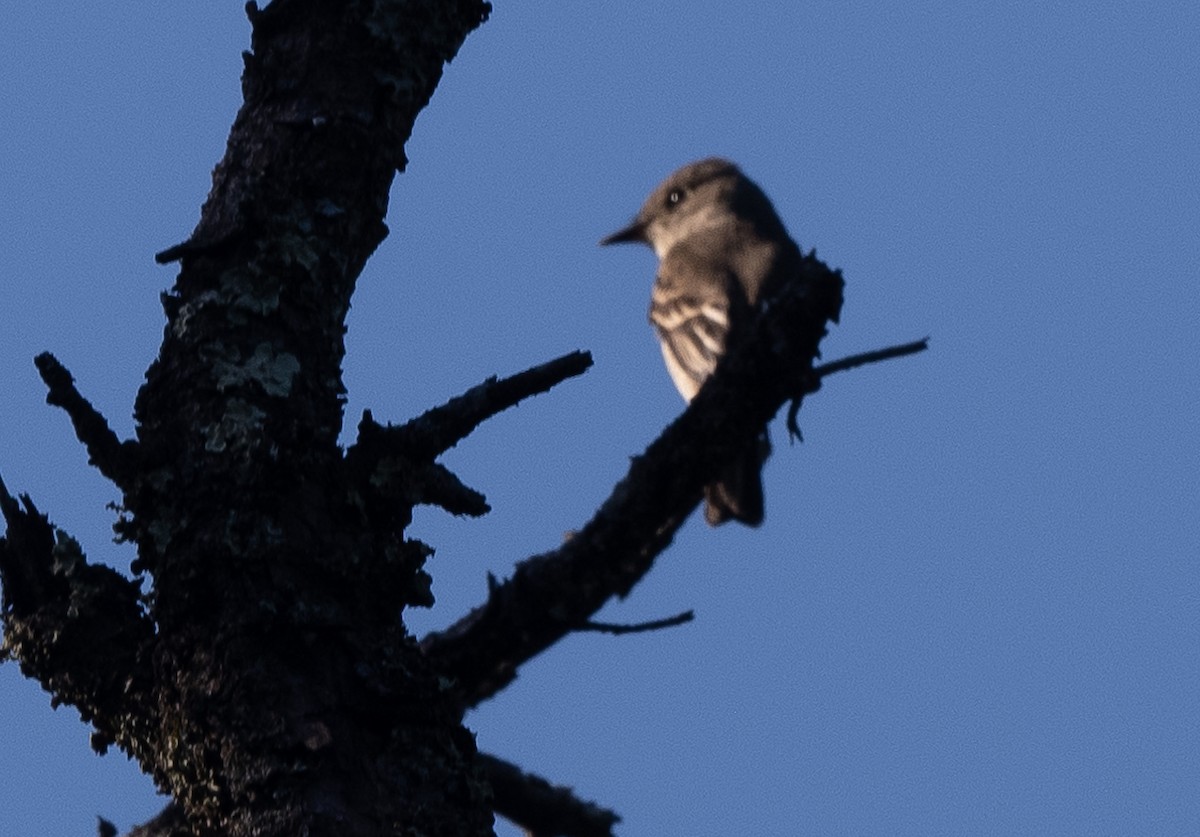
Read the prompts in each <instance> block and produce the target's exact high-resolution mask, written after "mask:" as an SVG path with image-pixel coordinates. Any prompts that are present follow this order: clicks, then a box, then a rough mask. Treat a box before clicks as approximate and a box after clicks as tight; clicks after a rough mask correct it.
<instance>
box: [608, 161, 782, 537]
mask: <svg viewBox="0 0 1200 837" xmlns="http://www.w3.org/2000/svg"><path fill="white" fill-rule="evenodd" d="M625 242H637V243H642V244H648V245H649V246H650V247H651V248H652V249H653V250H654V253H655V255H656V256H657V257H658V271H657V273H656V275H655V279H654V285H653V287H652V290H651V294H650V323H651V324H652V325H653V327H654V331H655V332H656V334H657V336H658V339H659V342H660V343H661V345H662V354H663V359H664V361H665V362H666V366H667V372H668V373H669V374H670V376H671V380H672V381H673V382H674V383H675V387H676V389H678V390H679V394H680V395H682V396H683V399H684V401H686V402H690V401H691V400H692V399H693V398H694V397H695V396H696V393H698V392H699V391H700V387H701V386H702V385H703V384H704V382H705V381H706V380H707V379H708V377H709V376H710V375H712V373H713V371H714V370H715V369H716V367H717V361H718V360H719V359H720V357H721V356H722V355H723V354H724V353H725V351H726V350H727V349H728V348H729V347H730V346H733V345H736V344H737V342H738V341H739V340H741V339H744V337H745V334H746V331H747V329H748V327H749V326H750V324H751V322H752V315H753V312H754V307H755V305H756V304H757V303H758V299H759V296H760V294H761V293H762V291H763V288H764V287H766V286H767V285H769V284H773V283H775V282H779V281H787V280H788V279H789V278H791V277H798V276H799V274H800V264H801V252H800V248H799V247H798V246H797V244H796V243H795V242H794V241H793V240H792V238H791V236H790V235H789V234H788V232H787V229H786V227H785V226H784V224H783V221H782V220H780V218H779V214H778V213H777V212H776V211H775V207H774V206H773V205H772V203H771V201H770V199H769V198H768V197H767V195H766V193H765V192H763V190H762V189H761V188H759V186H758V185H757V184H756V183H755V182H754V181H752V180H751V179H750V178H749V177H747V176H746V175H745V174H743V173H742V170H741V169H740V168H738V166H737V165H735V164H734V163H732V162H730V161H729V160H725V159H722V158H719V157H709V158H706V159H703V160H697V161H696V162H693V163H688V164H687V165H685V166H683V167H682V168H680V169H677V170H676V171H674V172H672V173H671V174H670V175H668V176H667V178H666V179H665V180H664V181H663V182H662V183H660V184H659V185H658V186H657V187H656V188H655V189H654V191H652V192H651V193H650V196H649V197H648V198H647V199H646V202H645V203H644V204H643V205H642V208H641V209H640V210H639V211H638V213H637V215H636V216H635V218H634V220H633V222H632V223H630V224H629V225H628V226H626V227H623V228H622V229H620V230H618V231H617V232H615V233H613V234H612V235H609V236H607V237H605V238H603V239H601V241H600V243H601V244H602V245H610V244H619V243H625ZM743 447H744V449H743V450H742V451H741V452H740V453H739V455H738V456H737V457H736V458H735V459H734V460H733V461H732V463H731V464H730V465H729V466H728V467H726V468H724V469H723V470H722V471H721V472H720V473H719V476H718V479H717V480H716V481H714V482H713V483H712V484H710V485H708V486H706V487H705V489H704V498H705V509H704V517H705V520H707V522H708V523H709V525H712V526H717V525H720V524H722V523H724V522H726V521H729V520H736V521H739V522H741V523H744V524H746V525H747V526H758V525H760V524H761V523H762V521H763V514H764V509H763V487H762V465H763V462H764V461H765V460H766V458H767V456H768V455H769V454H770V449H771V448H770V440H769V439H768V437H767V433H766V430H765V429H764V431H763V433H762V434H761V435H760V436H759V437H758V438H757V439H751V440H748V442H747V443H746V444H745V445H744V446H743Z"/></svg>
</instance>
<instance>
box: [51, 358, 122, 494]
mask: <svg viewBox="0 0 1200 837" xmlns="http://www.w3.org/2000/svg"><path fill="white" fill-rule="evenodd" d="M33 362H34V365H35V366H37V370H38V373H39V374H41V376H42V380H43V381H45V382H46V386H47V388H48V389H49V392H48V393H47V394H46V403H47V404H50V405H53V406H55V407H62V408H63V410H65V411H66V413H67V415H68V416H69V417H70V419H71V424H72V425H74V427H75V435H76V436H77V437H78V438H79V441H81V442H83V444H84V447H86V448H87V452H88V457H89V461H90V462H91V464H92V465H94V466H96V469H97V470H99V471H100V473H101V474H103V475H104V476H106V477H108V479H110V480H112V481H113V482H114V483H115V484H116V485H117V486H118V487H119V488H122V489H125V488H127V487H128V486H129V480H130V478H131V476H132V474H133V471H134V469H135V468H136V462H135V460H136V457H137V450H138V446H137V443H136V442H132V441H130V442H122V441H121V440H120V439H118V438H117V434H116V433H114V432H113V431H112V429H111V428H110V427H109V426H108V422H107V421H106V420H105V418H104V416H102V415H101V414H100V412H99V411H98V410H97V409H96V408H95V407H93V406H92V405H91V403H89V402H88V400H87V399H86V398H84V397H83V396H82V395H80V394H79V390H78V389H76V388H75V380H74V379H73V378H72V377H71V373H70V372H68V371H67V369H66V367H64V366H63V365H62V364H61V363H59V362H58V359H57V358H56V357H54V355H52V354H50V353H49V352H43V353H42V354H40V355H38V356H37V357H36V358H34V359H33Z"/></svg>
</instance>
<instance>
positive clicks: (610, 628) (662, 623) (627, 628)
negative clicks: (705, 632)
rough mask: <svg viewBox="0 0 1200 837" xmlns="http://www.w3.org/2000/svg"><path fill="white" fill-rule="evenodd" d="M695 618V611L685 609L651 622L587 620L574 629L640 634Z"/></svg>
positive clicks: (671, 626) (685, 622) (683, 623)
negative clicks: (628, 623)
mask: <svg viewBox="0 0 1200 837" xmlns="http://www.w3.org/2000/svg"><path fill="white" fill-rule="evenodd" d="M695 618H696V614H695V613H693V612H692V611H690V610H685V611H684V612H683V613H677V614H675V615H674V616H668V617H667V618H666V619H655V620H654V621H652V622H636V623H634V624H632V625H621V624H617V623H613V622H587V623H586V624H584V625H583V626H582V627H579V628H576V631H578V632H583V631H594V632H596V633H600V634H612V635H613V636H621V635H622V634H641V633H645V632H647V631H661V630H663V629H664V628H674V627H677V626H679V625H685V624H687V623H688V622H691V621H692V620H693V619H695Z"/></svg>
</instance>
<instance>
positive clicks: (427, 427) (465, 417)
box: [396, 351, 592, 459]
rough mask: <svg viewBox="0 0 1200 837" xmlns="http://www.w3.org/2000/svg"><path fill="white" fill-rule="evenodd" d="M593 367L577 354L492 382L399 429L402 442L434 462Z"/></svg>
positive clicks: (586, 357)
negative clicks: (499, 417)
mask: <svg viewBox="0 0 1200 837" xmlns="http://www.w3.org/2000/svg"><path fill="white" fill-rule="evenodd" d="M591 365H592V355H591V353H590V352H581V351H575V352H571V353H569V354H565V355H563V356H562V357H558V358H555V359H554V360H551V361H548V362H546V363H543V364H541V365H539V366H534V367H532V368H531V369H526V370H525V371H524V372H518V373H517V374H515V375H510V376H508V377H507V378H499V379H497V378H496V377H491V378H488V379H487V380H486V381H484V382H483V383H482V384H479V385H478V386H474V387H472V388H471V389H469V390H467V391H466V392H464V393H463V394H462V395H459V396H458V397H456V398H452V399H450V400H449V401H447V402H446V403H445V404H443V405H441V406H440V407H434V408H433V409H432V410H429V411H427V412H425V413H424V414H422V415H420V416H418V417H417V418H415V419H413V420H412V421H409V422H408V423H406V424H404V425H402V426H400V427H398V428H396V430H397V433H398V438H399V439H400V443H401V444H403V445H404V447H405V448H406V449H408V450H410V451H412V452H414V454H416V455H424V456H428V457H429V458H431V459H432V458H434V457H436V456H437V455H439V454H441V453H444V452H445V451H447V450H449V449H450V448H452V447H454V446H455V445H456V444H458V443H459V442H460V441H462V440H463V439H464V438H465V437H466V436H467V435H468V434H470V433H471V431H473V430H474V429H475V428H476V427H478V426H479V425H480V424H482V423H483V422H484V421H485V420H487V419H489V418H491V417H492V416H494V415H496V414H497V413H500V412H502V411H504V410H507V409H508V408H509V407H514V406H516V405H517V404H518V403H520V402H521V401H523V400H524V399H526V398H529V397H530V396H532V395H539V394H541V393H543V392H547V391H549V390H550V388H551V387H553V386H556V385H557V384H560V383H562V382H563V381H565V380H567V379H568V378H573V377H575V376H577V375H582V374H583V373H584V372H586V371H587V370H588V369H589V368H590V367H591Z"/></svg>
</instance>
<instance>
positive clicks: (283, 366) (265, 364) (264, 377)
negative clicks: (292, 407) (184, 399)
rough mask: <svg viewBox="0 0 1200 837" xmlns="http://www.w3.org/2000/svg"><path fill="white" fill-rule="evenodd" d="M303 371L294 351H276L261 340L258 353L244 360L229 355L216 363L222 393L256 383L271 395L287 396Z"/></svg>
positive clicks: (214, 368)
mask: <svg viewBox="0 0 1200 837" xmlns="http://www.w3.org/2000/svg"><path fill="white" fill-rule="evenodd" d="M299 372H300V360H299V358H297V357H296V356H295V355H294V354H292V353H291V352H276V351H275V349H274V347H272V346H271V344H270V343H259V344H258V346H256V347H255V349H254V354H253V355H251V356H250V357H249V358H246V359H245V360H244V361H242V362H240V363H239V362H238V361H237V360H235V359H225V358H222V359H220V360H216V361H214V362H213V374H214V375H215V376H216V380H217V389H219V390H221V391H222V392H224V391H225V390H228V389H233V388H236V387H241V386H244V385H246V384H249V383H256V384H258V385H259V386H260V387H262V390H263V392H265V393H266V394H267V395H271V396H275V397H277V398H286V397H287V396H288V394H289V393H290V392H291V391H292V382H293V381H294V380H295V379H296V375H297V374H299Z"/></svg>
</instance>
